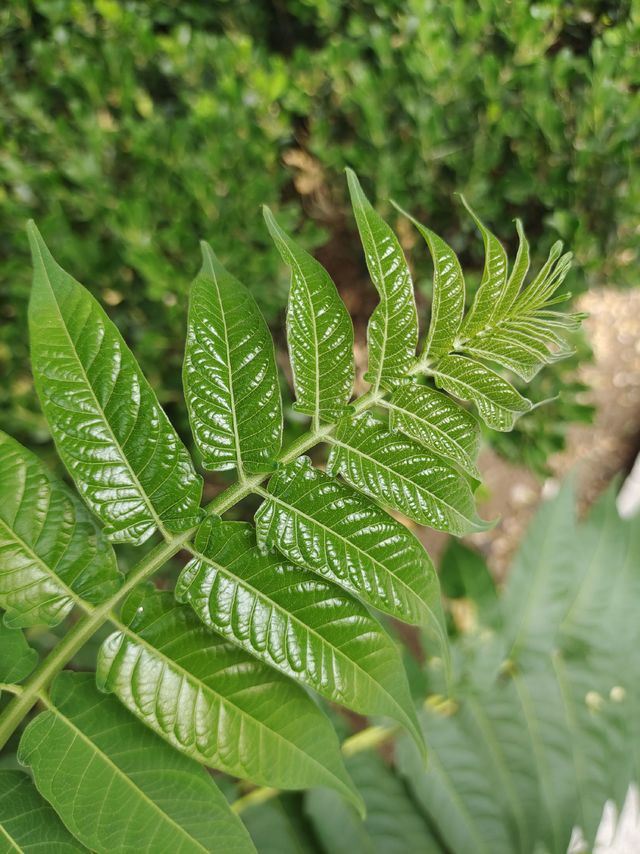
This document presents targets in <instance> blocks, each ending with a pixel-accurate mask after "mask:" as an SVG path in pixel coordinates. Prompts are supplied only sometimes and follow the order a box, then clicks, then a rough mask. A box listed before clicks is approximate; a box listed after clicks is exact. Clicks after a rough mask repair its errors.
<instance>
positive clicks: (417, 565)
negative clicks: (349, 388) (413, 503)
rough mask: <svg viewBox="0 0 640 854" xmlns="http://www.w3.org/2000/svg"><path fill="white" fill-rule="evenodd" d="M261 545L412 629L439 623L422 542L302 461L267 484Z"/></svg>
mask: <svg viewBox="0 0 640 854" xmlns="http://www.w3.org/2000/svg"><path fill="white" fill-rule="evenodd" d="M265 498H266V500H265V502H264V504H262V506H261V507H260V509H259V510H258V512H257V514H256V528H257V537H258V544H259V545H262V546H267V547H276V548H277V549H278V550H279V551H280V552H282V554H283V555H284V556H285V557H287V558H288V559H289V560H291V561H293V562H294V563H297V564H299V565H300V566H304V567H305V568H306V569H310V570H312V571H313V572H317V573H318V574H319V575H322V576H324V577H325V578H329V579H330V580H331V581H335V582H336V584H339V585H340V586H341V587H344V589H345V590H349V591H350V592H351V593H355V594H356V595H357V596H359V597H360V598H361V599H363V600H364V601H365V602H367V603H368V604H370V605H373V606H374V607H375V608H378V609H380V610H381V611H385V612H386V613H388V614H391V615H392V616H394V617H396V618H397V619H399V620H404V621H405V622H407V623H416V624H419V623H423V622H425V621H427V620H432V621H434V622H437V618H436V616H435V614H436V613H438V612H439V610H440V592H439V588H438V578H437V575H436V573H435V570H434V568H433V564H432V563H431V561H430V560H429V556H428V555H427V553H426V551H425V550H424V548H423V547H422V545H421V544H420V543H419V542H418V540H417V539H416V538H415V537H414V536H413V535H412V534H411V533H410V532H409V531H408V530H407V529H406V528H405V527H404V525H401V524H400V523H399V522H397V521H396V520H395V519H392V518H391V516H389V515H388V514H387V513H385V512H384V510H381V509H380V507H378V505H377V504H374V503H373V502H372V501H370V500H369V499H368V498H365V497H364V496H362V495H360V494H359V493H358V492H355V491H354V490H353V489H351V488H350V487H348V486H345V485H344V484H342V483H340V482H339V481H337V480H334V479H333V478H332V477H329V476H328V475H326V474H324V473H323V472H321V471H318V470H317V469H314V468H313V466H312V465H311V461H310V460H309V458H308V457H300V458H299V459H297V460H296V461H295V462H294V463H290V464H289V465H288V466H285V467H283V468H281V469H279V470H278V472H277V473H276V474H275V475H273V477H272V478H271V480H270V481H269V491H268V494H267V493H265Z"/></svg>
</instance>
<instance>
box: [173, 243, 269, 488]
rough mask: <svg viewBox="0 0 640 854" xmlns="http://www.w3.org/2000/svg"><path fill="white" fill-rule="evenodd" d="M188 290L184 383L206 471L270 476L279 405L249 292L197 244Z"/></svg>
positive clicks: (262, 326)
mask: <svg viewBox="0 0 640 854" xmlns="http://www.w3.org/2000/svg"><path fill="white" fill-rule="evenodd" d="M202 256H203V262H202V269H201V270H200V272H199V274H198V276H197V277H196V279H195V281H194V283H193V286H192V288H191V297H190V299H189V319H188V323H187V343H186V349H185V358H184V369H183V385H184V392H185V399H186V401H187V407H188V409H189V417H190V420H191V429H192V430H193V435H194V438H195V440H196V444H197V446H198V449H199V451H200V453H201V454H202V464H203V465H204V467H205V468H206V469H211V470H213V471H220V470H222V469H229V468H234V467H235V468H237V470H238V474H239V476H240V477H242V475H243V473H244V472H245V471H247V472H249V473H251V472H260V471H268V470H269V468H271V467H272V465H273V458H274V457H275V455H276V454H277V453H278V451H279V450H280V444H281V440H282V405H281V403H280V386H279V384H278V372H277V369H276V362H275V354H274V349H273V340H272V338H271V333H270V332H269V328H268V327H267V324H266V323H265V321H264V318H263V317H262V315H261V314H260V309H259V308H258V306H257V304H256V302H255V300H254V299H253V297H252V296H251V294H250V293H249V291H248V290H247V289H246V288H245V287H244V286H243V285H242V284H241V283H240V282H239V281H238V280H237V279H235V278H234V277H233V276H231V275H230V274H229V273H228V272H227V271H226V270H225V268H224V267H223V266H222V264H220V262H219V261H218V259H217V257H216V256H215V254H214V253H213V251H212V249H211V247H210V246H209V245H208V244H207V243H202Z"/></svg>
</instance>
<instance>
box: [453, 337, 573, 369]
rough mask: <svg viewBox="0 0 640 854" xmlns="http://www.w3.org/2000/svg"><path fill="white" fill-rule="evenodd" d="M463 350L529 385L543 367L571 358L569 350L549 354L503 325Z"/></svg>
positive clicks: (466, 345) (538, 344)
mask: <svg viewBox="0 0 640 854" xmlns="http://www.w3.org/2000/svg"><path fill="white" fill-rule="evenodd" d="M464 349H465V352H466V353H469V354H470V355H471V356H475V357H476V358H478V359H485V360H487V361H490V362H496V363H497V364H498V365H501V366H502V367H503V368H507V369H508V370H510V371H513V373H514V374H517V375H518V376H519V377H521V378H522V379H523V380H525V381H526V382H531V380H532V379H533V378H534V377H535V375H536V374H537V373H538V371H539V370H540V369H541V368H542V367H543V366H544V365H549V364H551V363H552V362H557V361H558V360H559V359H564V358H566V357H567V356H570V355H571V350H569V349H563V350H561V351H559V352H557V353H551V352H549V350H548V349H547V347H546V346H545V344H544V343H543V342H541V341H538V340H536V339H535V338H532V337H531V336H529V335H526V334H525V333H520V332H517V331H515V330H513V329H509V328H507V324H505V327H504V328H503V329H501V333H496V334H494V335H491V336H490V337H487V338H480V337H478V338H473V339H472V340H471V341H469V342H468V343H467V344H465V347H464Z"/></svg>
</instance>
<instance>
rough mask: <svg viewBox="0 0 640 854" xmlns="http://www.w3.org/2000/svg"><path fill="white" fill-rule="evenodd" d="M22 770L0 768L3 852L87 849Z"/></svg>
mask: <svg viewBox="0 0 640 854" xmlns="http://www.w3.org/2000/svg"><path fill="white" fill-rule="evenodd" d="M86 850H87V849H86V848H84V847H83V846H82V845H80V843H79V842H77V841H76V840H75V839H74V838H73V836H72V835H71V834H70V833H69V831H68V830H67V829H66V827H65V826H64V825H63V824H62V822H61V821H60V819H59V818H58V816H57V815H56V813H55V811H54V810H53V808H52V807H51V806H49V804H48V803H47V802H46V801H45V800H44V798H43V797H42V796H41V795H40V794H39V793H38V790H37V789H36V787H35V786H34V785H33V782H32V781H31V779H30V778H29V777H28V776H27V774H25V773H24V772H23V771H10V770H5V769H2V770H0V851H2V852H3V854H20V852H24V854H31V852H38V854H74V852H77V851H86Z"/></svg>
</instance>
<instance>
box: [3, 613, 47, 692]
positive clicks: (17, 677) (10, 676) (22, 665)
mask: <svg viewBox="0 0 640 854" xmlns="http://www.w3.org/2000/svg"><path fill="white" fill-rule="evenodd" d="M37 663H38V653H37V652H36V651H35V649H32V648H31V647H30V646H29V644H28V643H27V639H26V638H25V636H24V634H23V633H22V632H21V631H20V629H10V628H9V627H8V626H6V625H5V624H4V622H3V621H2V620H0V682H7V683H12V682H13V683H16V682H22V680H23V679H26V678H27V676H28V675H29V674H30V673H31V671H32V670H33V668H34V667H35V666H36V664H37Z"/></svg>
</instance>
